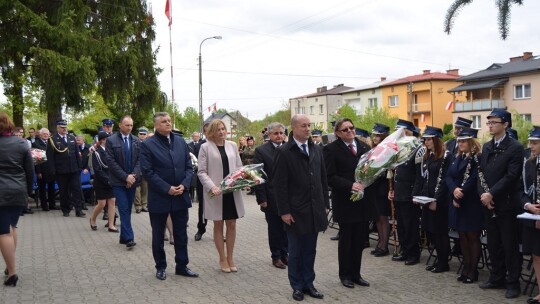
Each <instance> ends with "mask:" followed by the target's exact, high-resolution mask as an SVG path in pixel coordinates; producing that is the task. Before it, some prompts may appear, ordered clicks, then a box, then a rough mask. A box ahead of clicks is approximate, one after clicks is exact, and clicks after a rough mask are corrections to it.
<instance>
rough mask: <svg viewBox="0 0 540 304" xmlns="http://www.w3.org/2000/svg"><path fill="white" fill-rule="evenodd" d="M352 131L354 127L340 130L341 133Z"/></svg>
mask: <svg viewBox="0 0 540 304" xmlns="http://www.w3.org/2000/svg"><path fill="white" fill-rule="evenodd" d="M353 130H354V126H350V127H347V128H343V129H341V130H340V131H341V132H343V133H345V132H347V131H353Z"/></svg>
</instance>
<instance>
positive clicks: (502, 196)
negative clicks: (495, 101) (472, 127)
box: [477, 135, 523, 213]
mask: <svg viewBox="0 0 540 304" xmlns="http://www.w3.org/2000/svg"><path fill="white" fill-rule="evenodd" d="M479 158H480V170H481V172H482V173H483V175H484V178H485V181H486V182H487V185H488V187H489V192H490V193H491V195H493V202H494V203H495V212H496V213H517V211H518V208H517V207H518V205H517V204H516V202H515V201H514V200H513V199H512V198H513V197H514V198H515V196H513V195H512V194H513V193H515V191H516V190H517V189H519V181H520V175H521V172H522V168H523V146H522V145H521V144H520V143H519V142H518V141H516V140H515V139H512V138H510V136H508V135H506V137H505V138H504V139H503V141H502V142H501V143H500V145H499V147H495V141H494V140H493V139H492V140H490V141H488V142H487V143H485V144H484V145H483V147H482V155H481V157H480V156H479ZM480 179H481V178H480V176H479V178H478V183H477V191H478V194H479V195H482V193H484V192H485V191H484V189H483V187H482V185H481V181H480ZM486 209H487V208H486Z"/></svg>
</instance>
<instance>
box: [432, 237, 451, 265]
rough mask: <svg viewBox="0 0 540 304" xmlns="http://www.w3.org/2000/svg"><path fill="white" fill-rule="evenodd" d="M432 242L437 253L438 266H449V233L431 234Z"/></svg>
mask: <svg viewBox="0 0 540 304" xmlns="http://www.w3.org/2000/svg"><path fill="white" fill-rule="evenodd" d="M431 241H432V242H433V245H435V251H436V252H437V265H440V266H443V265H448V258H449V256H450V238H449V237H448V233H431Z"/></svg>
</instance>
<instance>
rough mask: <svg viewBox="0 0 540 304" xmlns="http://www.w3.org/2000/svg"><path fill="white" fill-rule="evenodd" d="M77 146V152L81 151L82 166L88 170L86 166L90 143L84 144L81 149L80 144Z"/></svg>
mask: <svg viewBox="0 0 540 304" xmlns="http://www.w3.org/2000/svg"><path fill="white" fill-rule="evenodd" d="M77 148H78V149H79V153H81V163H82V168H83V169H87V170H90V168H89V167H88V161H89V159H90V158H89V156H90V145H87V144H84V146H83V147H82V149H81V146H79V145H77Z"/></svg>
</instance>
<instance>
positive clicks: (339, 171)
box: [324, 118, 373, 288]
mask: <svg viewBox="0 0 540 304" xmlns="http://www.w3.org/2000/svg"><path fill="white" fill-rule="evenodd" d="M334 133H335V134H336V136H337V137H338V138H339V139H338V140H335V141H333V142H332V143H330V144H328V145H326V146H325V147H324V161H325V164H326V173H327V176H328V185H329V186H330V187H331V188H332V207H333V212H334V219H335V220H336V221H337V222H338V223H339V232H340V237H339V243H338V263H339V279H340V280H341V283H342V284H343V286H345V287H348V288H354V284H355V283H356V284H358V285H360V286H369V283H368V282H367V281H366V280H364V279H363V278H362V275H361V274H360V268H361V265H362V251H363V250H364V244H365V242H366V241H367V240H368V236H369V224H368V223H369V221H370V220H371V217H372V216H371V215H372V214H371V210H370V207H371V206H370V205H371V203H370V201H371V200H372V199H373V197H370V194H371V192H372V191H371V189H370V188H368V189H365V190H364V186H363V185H362V184H361V183H358V182H356V181H355V178H354V172H355V170H356V165H357V164H358V160H359V159H360V157H361V156H362V155H363V154H364V153H366V152H368V151H369V150H370V149H371V148H370V147H369V146H368V145H367V144H366V143H364V142H362V141H360V140H359V139H358V138H356V137H355V128H354V125H353V123H352V121H351V120H350V119H348V118H344V119H340V120H338V121H337V122H336V124H335V126H334ZM358 191H364V197H363V199H361V200H360V201H359V202H353V201H352V200H351V192H358Z"/></svg>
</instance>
